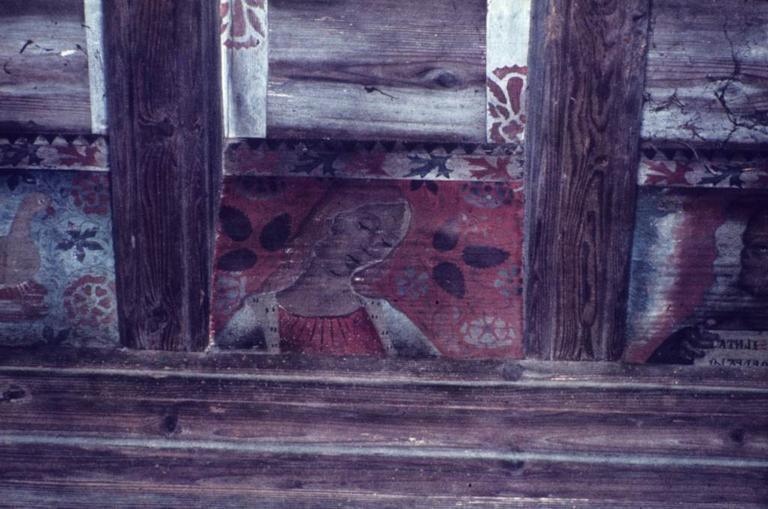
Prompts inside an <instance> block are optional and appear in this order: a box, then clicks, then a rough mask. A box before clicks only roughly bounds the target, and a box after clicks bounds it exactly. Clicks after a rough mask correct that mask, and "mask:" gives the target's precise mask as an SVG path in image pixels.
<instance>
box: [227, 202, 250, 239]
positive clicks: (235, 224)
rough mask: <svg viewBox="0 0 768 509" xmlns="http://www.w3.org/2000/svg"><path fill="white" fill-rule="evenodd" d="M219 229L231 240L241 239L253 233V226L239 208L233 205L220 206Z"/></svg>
mask: <svg viewBox="0 0 768 509" xmlns="http://www.w3.org/2000/svg"><path fill="white" fill-rule="evenodd" d="M219 220H220V221H221V229H222V230H223V231H224V233H225V234H226V235H227V236H228V237H229V238H231V239H232V240H236V241H242V240H245V239H247V238H248V237H250V236H251V233H253V226H251V221H250V220H249V219H248V216H246V215H245V214H244V213H243V212H242V211H241V210H239V209H236V208H234V207H227V206H226V205H224V206H222V207H221V209H220V210H219Z"/></svg>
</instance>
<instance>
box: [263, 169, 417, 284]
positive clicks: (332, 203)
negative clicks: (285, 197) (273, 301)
mask: <svg viewBox="0 0 768 509" xmlns="http://www.w3.org/2000/svg"><path fill="white" fill-rule="evenodd" d="M394 204H397V205H403V207H404V211H403V220H402V222H401V225H400V231H399V232H398V238H400V239H403V238H404V237H405V235H406V233H407V232H408V227H409V225H410V222H411V207H410V204H409V203H408V200H407V199H406V198H405V196H404V195H403V192H402V191H401V190H400V188H398V187H396V186H375V187H371V186H369V185H366V182H365V181H363V180H360V181H334V183H333V185H332V187H331V188H330V189H329V190H328V191H327V192H326V193H325V194H324V195H323V197H322V198H320V199H319V200H318V202H317V203H316V204H315V205H314V206H313V207H312V209H311V210H310V212H309V213H308V214H307V216H306V217H305V218H304V219H303V221H302V222H301V224H300V225H299V227H298V228H297V230H296V233H295V234H294V235H293V237H291V238H290V239H289V241H288V242H287V244H286V247H285V248H284V250H283V254H284V256H283V260H282V262H281V264H280V267H279V268H278V269H277V270H276V271H275V272H273V273H272V274H271V275H270V276H269V277H268V278H267V279H266V280H265V281H264V283H263V284H262V285H261V287H260V288H259V292H260V293H266V292H276V291H280V290H283V289H285V288H288V287H289V286H291V285H292V284H293V283H295V282H296V280H297V279H298V278H299V276H301V274H303V273H304V272H305V271H306V270H307V269H308V268H309V264H310V263H311V261H312V257H313V254H314V247H315V245H316V244H317V243H318V242H319V241H320V240H322V239H323V238H325V237H326V236H327V235H328V233H329V231H330V227H331V225H332V224H333V221H334V220H335V218H336V217H337V216H338V215H339V214H341V213H342V212H345V211H352V210H356V209H358V208H361V207H365V206H370V205H394Z"/></svg>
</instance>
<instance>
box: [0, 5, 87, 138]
mask: <svg viewBox="0 0 768 509" xmlns="http://www.w3.org/2000/svg"><path fill="white" fill-rule="evenodd" d="M83 24H84V19H83V1H82V0H7V1H4V2H3V5H2V7H1V8H0V33H2V34H3V35H2V37H0V67H2V69H1V70H0V129H2V130H4V131H13V132H36V133H40V132H55V133H71V132H78V133H87V132H90V130H91V117H90V115H91V113H90V107H89V102H90V95H89V89H88V57H87V53H86V33H85V29H84V28H83Z"/></svg>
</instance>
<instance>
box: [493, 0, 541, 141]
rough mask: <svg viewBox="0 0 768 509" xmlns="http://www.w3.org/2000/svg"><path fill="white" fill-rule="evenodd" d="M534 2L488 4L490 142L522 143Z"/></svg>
mask: <svg viewBox="0 0 768 509" xmlns="http://www.w3.org/2000/svg"><path fill="white" fill-rule="evenodd" d="M530 25H531V0H488V16H487V21H486V60H485V61H486V64H485V65H486V80H487V97H488V111H487V117H486V118H487V140H488V141H489V142H493V143H522V141H523V129H524V126H525V121H526V116H525V95H526V94H525V91H526V90H525V89H526V85H527V83H528V80H527V75H528V40H529V36H530Z"/></svg>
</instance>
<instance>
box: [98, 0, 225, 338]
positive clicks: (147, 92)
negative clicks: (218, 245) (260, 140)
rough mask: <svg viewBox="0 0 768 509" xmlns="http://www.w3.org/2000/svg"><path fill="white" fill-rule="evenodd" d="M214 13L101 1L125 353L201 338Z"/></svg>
mask: <svg viewBox="0 0 768 509" xmlns="http://www.w3.org/2000/svg"><path fill="white" fill-rule="evenodd" d="M217 7H218V6H217V2H211V1H202V0H200V1H198V0H195V1H190V2H186V1H185V2H179V1H177V0H110V1H108V2H105V3H104V22H105V28H104V42H105V50H106V55H105V56H106V64H107V65H106V68H107V95H108V101H107V103H108V108H109V124H110V125H109V137H110V166H111V175H112V197H113V198H112V207H113V218H114V232H115V254H116V266H117V290H118V297H119V316H120V332H121V336H122V340H123V344H124V345H126V346H128V347H132V348H147V349H163V350H201V349H203V348H205V346H206V345H207V343H208V308H209V295H210V292H209V286H210V274H211V258H212V241H213V231H214V229H213V220H214V217H215V216H214V205H215V201H216V194H217V189H216V188H217V179H218V178H219V175H220V164H221V115H220V108H221V106H220V102H221V100H220V85H219V71H218V66H219V33H218V32H219V26H218V13H217Z"/></svg>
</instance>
